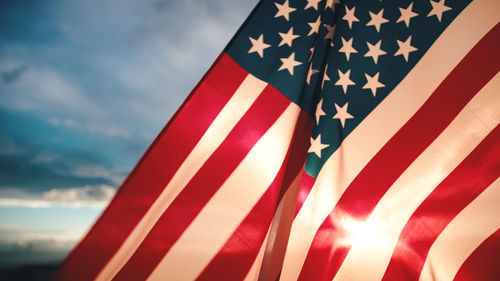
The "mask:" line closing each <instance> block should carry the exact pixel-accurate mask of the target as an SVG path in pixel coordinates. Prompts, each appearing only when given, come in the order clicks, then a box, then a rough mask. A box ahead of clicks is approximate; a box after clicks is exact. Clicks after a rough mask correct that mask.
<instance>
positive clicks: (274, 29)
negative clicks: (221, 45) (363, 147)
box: [228, 0, 466, 176]
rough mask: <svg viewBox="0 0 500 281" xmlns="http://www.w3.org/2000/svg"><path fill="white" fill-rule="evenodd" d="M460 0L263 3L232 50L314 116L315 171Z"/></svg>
mask: <svg viewBox="0 0 500 281" xmlns="http://www.w3.org/2000/svg"><path fill="white" fill-rule="evenodd" d="M458 2H460V1H452V0H444V1H443V0H423V1H419V2H417V1H415V0H410V1H404V4H403V5H401V4H399V5H394V1H345V2H342V4H340V1H338V0H325V1H322V0H293V1H292V0H272V1H262V4H261V5H259V6H258V7H257V9H256V12H255V13H253V14H252V16H251V17H257V18H259V21H258V22H256V23H255V24H254V20H253V19H250V20H249V21H248V22H247V24H248V25H249V27H248V28H247V27H245V26H244V27H243V29H242V31H241V32H240V35H238V36H237V38H236V39H235V40H233V41H232V43H231V45H230V46H229V48H228V53H229V55H231V57H232V58H233V59H234V60H235V61H236V62H237V63H238V64H239V65H241V66H242V67H243V68H244V69H245V70H247V71H248V72H250V73H252V74H253V75H256V76H257V77H259V79H262V80H263V81H265V82H267V83H269V84H270V85H272V86H274V87H275V88H276V89H277V90H279V91H280V92H281V93H283V94H284V95H285V96H286V97H288V98H290V100H292V101H293V102H294V103H296V104H297V105H299V106H300V107H301V108H302V110H305V111H308V112H309V113H310V114H311V115H312V116H313V118H314V121H313V124H314V126H313V130H312V136H317V138H313V139H312V140H311V142H312V146H311V148H310V149H311V151H310V152H311V153H309V154H308V157H307V162H306V168H305V169H306V171H307V172H308V173H310V175H313V176H316V175H317V172H318V170H317V169H319V168H321V166H322V165H323V163H324V161H326V160H327V159H328V157H329V156H330V155H331V153H333V152H334V151H335V150H336V149H337V148H338V146H339V144H341V143H342V141H343V139H344V138H345V137H347V136H348V135H349V134H350V132H351V131H352V130H354V129H355V128H356V126H357V125H358V124H359V123H360V122H362V121H363V120H364V119H365V118H366V116H368V114H369V113H370V112H371V111H372V110H373V109H374V108H375V107H376V106H377V105H378V104H379V103H380V102H381V101H383V100H384V99H385V97H386V96H387V95H390V94H391V93H392V91H393V90H394V88H395V87H396V86H397V85H398V84H399V83H400V82H401V80H402V79H404V78H405V77H406V76H407V74H408V73H409V72H410V71H411V69H413V68H414V66H415V64H416V63H417V62H418V61H419V60H420V58H421V57H422V56H424V54H425V53H426V51H427V50H428V48H429V46H430V45H431V44H427V43H432V42H434V40H436V38H437V36H439V35H440V34H441V32H442V31H443V30H444V29H445V28H446V26H448V24H449V22H450V20H453V19H454V18H455V17H456V16H457V15H458V14H459V13H460V11H462V9H463V7H462V6H466V5H465V4H466V3H463V2H460V3H458ZM400 3H401V2H400ZM445 3H446V4H445ZM443 14H444V16H443ZM429 30H432V31H433V32H428V31H429ZM417 38H418V40H417ZM423 42H425V44H423ZM389 54H390V55H389ZM332 128H334V129H332ZM327 146H328V149H324V148H325V147H327Z"/></svg>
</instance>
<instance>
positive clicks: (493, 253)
mask: <svg viewBox="0 0 500 281" xmlns="http://www.w3.org/2000/svg"><path fill="white" fill-rule="evenodd" d="M498 261H500V229H498V230H497V231H496V232H495V233H493V234H492V235H491V236H490V237H488V238H487V239H486V240H484V241H483V243H481V245H479V247H477V248H476V250H474V252H472V254H471V255H470V256H469V257H468V258H467V260H465V262H464V263H463V264H462V266H461V267H460V269H459V270H458V272H457V275H455V278H454V279H453V281H470V280H481V281H498V279H499V277H500V266H498Z"/></svg>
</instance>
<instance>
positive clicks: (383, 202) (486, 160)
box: [56, 0, 500, 281]
mask: <svg viewBox="0 0 500 281" xmlns="http://www.w3.org/2000/svg"><path fill="white" fill-rule="evenodd" d="M499 22H500V2H499V1H497V0H476V1H472V2H471V1H469V0H454V1H450V0H438V1H433V0H422V1H416V0H415V1H409V0H402V1H393V0H383V1H359V0H358V1H354V0H352V1H351V0H346V1H334V0H325V1H322V0H307V1H306V0H276V1H270V0H269V1H266V0H264V1H261V2H260V3H259V4H258V5H257V7H256V8H255V9H254V11H253V12H252V14H251V15H250V17H249V19H248V20H247V21H246V22H245V23H244V25H243V26H242V27H241V29H240V30H239V32H238V33H237V34H236V36H235V37H234V38H233V40H232V41H231V42H230V44H229V45H228V47H227V48H226V49H225V50H224V52H223V53H222V54H221V55H220V56H219V58H218V59H217V60H216V62H215V63H214V64H213V66H212V67H211V69H210V70H209V71H208V72H207V74H206V75H205V77H203V78H202V80H201V81H200V83H199V84H198V85H197V86H196V87H195V89H194V90H193V91H192V93H191V94H190V95H189V96H188V98H187V99H186V101H185V102H184V104H183V105H182V106H181V108H180V109H179V110H178V111H177V113H176V114H175V115H174V117H173V118H172V119H171V120H170V121H169V122H168V124H167V125H166V126H165V128H164V129H163V130H162V132H161V133H160V134H159V136H158V137H157V138H156V140H155V141H154V142H153V144H152V145H151V147H150V148H149V149H148V151H147V152H146V153H145V155H144V156H143V157H142V159H141V160H140V161H139V163H138V164H137V166H136V167H135V168H134V170H133V171H132V172H131V173H130V175H129V176H128V178H127V179H126V180H125V182H124V183H123V184H122V186H121V187H120V188H119V190H118V192H117V194H116V195H115V197H114V198H113V200H112V201H111V203H110V204H109V206H108V207H107V209H106V210H105V211H104V213H103V214H102V215H101V217H100V218H99V219H98V221H97V222H96V223H95V225H94V226H93V227H92V229H91V230H90V231H89V232H88V233H87V235H86V236H85V237H84V239H83V240H82V241H81V242H80V243H79V245H78V246H77V247H76V248H75V249H74V250H73V251H72V253H71V254H70V255H69V256H68V257H67V258H66V260H65V261H64V263H63V265H62V268H61V270H60V271H59V272H58V274H57V276H56V279H57V280H249V281H250V280H255V281H257V280H259V281H261V280H271V281H276V280H284V281H288V280H305V281H308V280H320V281H322V280H324V281H331V280H342V281H343V280H349V281H351V280H360V281H361V280H363V281H365V280H373V281H379V280H382V281H389V280H391V281H392V280H415V281H417V280H421V281H424V280H439V281H444V280H498V277H499V276H500V268H499V267H498V261H499V260H500V203H499V202H500V180H499V175H500V126H499V124H500V73H499V70H500V54H499V50H500V24H499Z"/></svg>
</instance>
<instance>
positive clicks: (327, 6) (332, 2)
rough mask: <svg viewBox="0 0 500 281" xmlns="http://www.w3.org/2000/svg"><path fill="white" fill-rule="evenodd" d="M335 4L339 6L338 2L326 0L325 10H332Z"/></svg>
mask: <svg viewBox="0 0 500 281" xmlns="http://www.w3.org/2000/svg"><path fill="white" fill-rule="evenodd" d="M335 4H340V0H326V5H325V10H326V9H327V8H330V9H332V10H334V9H335V7H334V6H333V5H335Z"/></svg>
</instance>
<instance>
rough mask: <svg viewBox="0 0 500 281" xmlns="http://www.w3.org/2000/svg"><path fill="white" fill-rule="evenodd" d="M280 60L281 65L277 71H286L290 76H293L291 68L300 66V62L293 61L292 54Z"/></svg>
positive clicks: (293, 55)
mask: <svg viewBox="0 0 500 281" xmlns="http://www.w3.org/2000/svg"><path fill="white" fill-rule="evenodd" d="M280 60H281V63H282V65H281V66H280V68H279V69H278V71H280V70H283V69H287V70H288V72H290V74H291V75H293V68H294V67H296V66H297V65H300V64H302V63H301V62H298V61H296V60H295V53H292V54H291V55H290V56H289V57H288V58H281V59H280Z"/></svg>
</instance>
